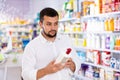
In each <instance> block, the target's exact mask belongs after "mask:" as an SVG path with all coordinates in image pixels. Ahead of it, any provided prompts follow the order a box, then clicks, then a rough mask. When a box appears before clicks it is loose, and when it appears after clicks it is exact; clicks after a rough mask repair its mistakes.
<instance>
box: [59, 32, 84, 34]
mask: <svg viewBox="0 0 120 80" xmlns="http://www.w3.org/2000/svg"><path fill="white" fill-rule="evenodd" d="M59 33H60V34H86V33H85V32H59Z"/></svg>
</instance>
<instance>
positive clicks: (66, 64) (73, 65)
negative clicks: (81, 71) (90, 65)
mask: <svg viewBox="0 0 120 80" xmlns="http://www.w3.org/2000/svg"><path fill="white" fill-rule="evenodd" d="M65 67H67V68H70V69H71V70H72V71H73V72H74V71H75V63H74V62H73V61H72V59H71V58H70V59H68V61H67V62H66V63H65Z"/></svg>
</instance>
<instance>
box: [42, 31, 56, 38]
mask: <svg viewBox="0 0 120 80" xmlns="http://www.w3.org/2000/svg"><path fill="white" fill-rule="evenodd" d="M51 31H55V34H54V35H51V34H50V32H51ZM51 31H49V32H48V33H46V32H45V30H44V29H43V33H44V34H45V35H46V36H47V37H49V38H54V37H56V34H57V31H56V30H51Z"/></svg>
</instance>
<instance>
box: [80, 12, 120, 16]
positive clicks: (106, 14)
mask: <svg viewBox="0 0 120 80" xmlns="http://www.w3.org/2000/svg"><path fill="white" fill-rule="evenodd" d="M115 15H120V11H118V12H110V13H102V14H96V15H86V16H83V17H82V18H94V17H110V16H111V17H112V16H115Z"/></svg>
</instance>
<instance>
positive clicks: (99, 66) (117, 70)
mask: <svg viewBox="0 0 120 80" xmlns="http://www.w3.org/2000/svg"><path fill="white" fill-rule="evenodd" d="M82 63H83V64H87V65H91V66H96V67H98V68H102V69H105V70H112V71H116V72H120V69H114V68H111V67H107V66H103V65H98V64H94V63H89V62H82Z"/></svg>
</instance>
